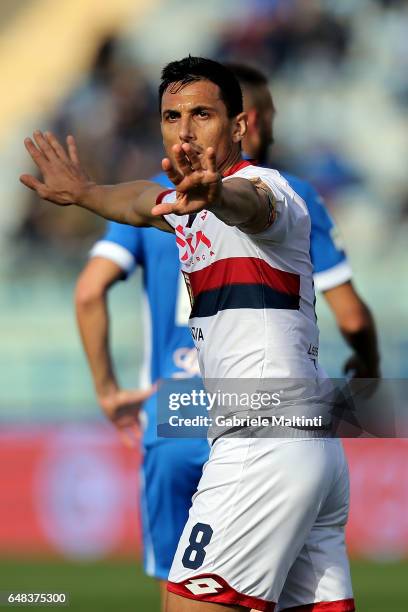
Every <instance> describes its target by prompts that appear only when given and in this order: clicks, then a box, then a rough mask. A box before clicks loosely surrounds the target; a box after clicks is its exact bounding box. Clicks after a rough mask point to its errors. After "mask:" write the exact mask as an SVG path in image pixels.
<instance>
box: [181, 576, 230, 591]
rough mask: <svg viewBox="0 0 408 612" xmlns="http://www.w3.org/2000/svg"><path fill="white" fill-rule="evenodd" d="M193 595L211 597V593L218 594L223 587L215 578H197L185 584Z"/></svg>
mask: <svg viewBox="0 0 408 612" xmlns="http://www.w3.org/2000/svg"><path fill="white" fill-rule="evenodd" d="M184 586H185V587H186V589H188V590H189V591H190V592H191V593H192V594H193V595H209V594H210V593H218V591H220V590H221V589H222V588H223V586H222V584H220V583H219V582H217V581H216V580H214V578H196V579H195V580H189V582H186V583H185V584H184Z"/></svg>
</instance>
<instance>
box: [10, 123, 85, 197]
mask: <svg viewBox="0 0 408 612" xmlns="http://www.w3.org/2000/svg"><path fill="white" fill-rule="evenodd" d="M34 141H35V142H34ZM34 141H33V140H32V139H31V138H26V139H25V140H24V144H25V147H26V149H27V151H28V152H29V154H30V156H31V158H32V160H33V162H34V163H35V164H36V166H37V168H38V169H39V171H40V172H41V175H42V181H40V180H38V179H37V178H36V177H35V176H33V175H31V174H23V175H22V176H20V181H21V182H22V183H23V185H25V186H26V187H28V188H29V189H32V190H33V191H36V192H37V194H38V195H39V197H40V198H43V199H44V200H49V201H50V202H53V203H54V204H58V205H59V206H68V205H69V204H74V203H79V202H80V201H81V197H82V194H83V193H84V192H85V190H86V189H87V187H88V186H89V185H90V180H89V178H88V176H87V174H86V173H85V171H84V170H83V169H82V167H81V164H80V161H79V156H78V151H77V146H76V143H75V139H74V137H73V136H68V137H67V141H66V143H67V150H65V148H64V147H63V146H62V145H61V144H60V143H59V142H58V140H57V138H56V137H55V136H54V135H53V134H52V133H51V132H45V134H43V133H42V132H41V131H40V130H36V131H35V132H34Z"/></svg>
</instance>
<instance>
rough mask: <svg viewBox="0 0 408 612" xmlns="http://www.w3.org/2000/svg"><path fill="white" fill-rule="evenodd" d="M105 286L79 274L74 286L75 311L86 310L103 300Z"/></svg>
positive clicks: (85, 275)
mask: <svg viewBox="0 0 408 612" xmlns="http://www.w3.org/2000/svg"><path fill="white" fill-rule="evenodd" d="M106 291H107V287H105V286H104V285H103V284H102V283H99V282H95V280H93V279H90V278H89V276H88V275H87V274H81V276H80V277H79V279H78V282H77V284H76V287H75V294H74V302H75V307H76V309H77V311H83V310H88V309H89V308H92V307H93V306H95V305H96V304H98V303H100V302H102V301H104V300H105V296H106Z"/></svg>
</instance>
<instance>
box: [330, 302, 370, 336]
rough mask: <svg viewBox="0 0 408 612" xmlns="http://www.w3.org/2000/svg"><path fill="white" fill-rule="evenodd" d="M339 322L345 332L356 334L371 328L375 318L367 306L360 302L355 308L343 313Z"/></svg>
mask: <svg viewBox="0 0 408 612" xmlns="http://www.w3.org/2000/svg"><path fill="white" fill-rule="evenodd" d="M337 322H338V325H339V328H340V329H341V331H342V332H343V333H344V334H347V335H355V334H358V333H360V332H364V331H366V330H368V329H370V328H371V327H372V324H373V319H372V316H371V313H370V311H369V309H368V308H367V306H366V305H365V304H364V303H363V302H360V303H359V304H358V305H356V306H354V307H353V308H350V309H347V310H346V311H345V312H343V313H341V315H340V316H339V317H338V320H337Z"/></svg>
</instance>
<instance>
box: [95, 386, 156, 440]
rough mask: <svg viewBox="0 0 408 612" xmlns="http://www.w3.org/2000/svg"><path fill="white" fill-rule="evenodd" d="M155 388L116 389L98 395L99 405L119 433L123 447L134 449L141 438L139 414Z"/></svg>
mask: <svg viewBox="0 0 408 612" xmlns="http://www.w3.org/2000/svg"><path fill="white" fill-rule="evenodd" d="M155 391H156V387H155V386H153V387H150V388H149V389H117V390H116V391H114V392H110V393H109V394H108V395H103V396H102V395H98V401H99V404H100V406H101V408H102V410H103V411H104V413H105V414H106V416H107V417H108V419H109V420H110V421H111V422H112V423H113V424H114V425H115V427H116V429H117V430H118V432H119V435H120V438H121V440H122V442H123V444H124V445H125V446H128V447H130V448H134V447H135V445H136V442H137V441H138V440H139V439H140V437H141V430H140V421H139V413H140V409H141V407H142V405H143V402H145V401H146V400H147V399H149V397H150V396H151V395H152V394H153V393H154V392H155Z"/></svg>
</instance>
